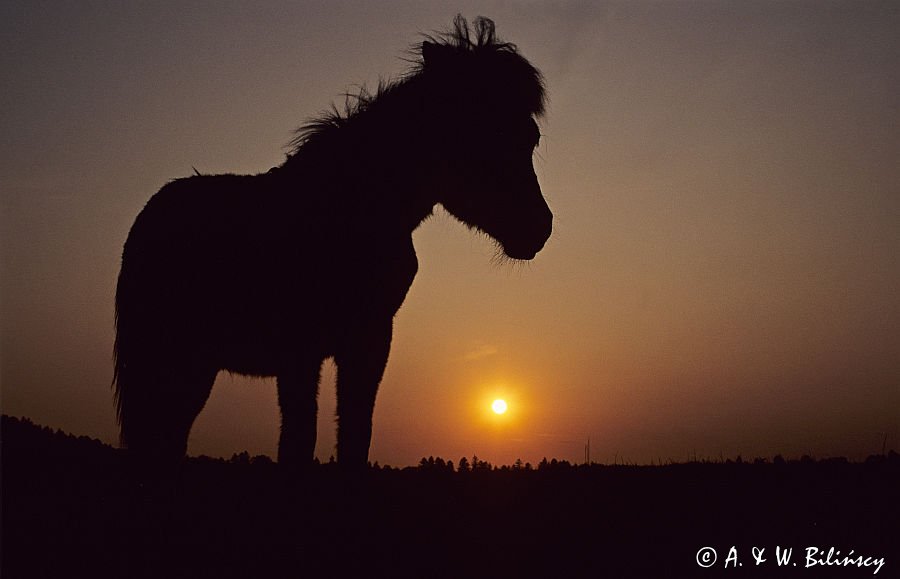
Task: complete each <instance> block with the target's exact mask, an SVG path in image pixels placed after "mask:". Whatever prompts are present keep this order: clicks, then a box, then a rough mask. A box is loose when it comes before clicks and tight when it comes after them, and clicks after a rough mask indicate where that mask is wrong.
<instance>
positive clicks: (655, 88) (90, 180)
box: [0, 0, 900, 465]
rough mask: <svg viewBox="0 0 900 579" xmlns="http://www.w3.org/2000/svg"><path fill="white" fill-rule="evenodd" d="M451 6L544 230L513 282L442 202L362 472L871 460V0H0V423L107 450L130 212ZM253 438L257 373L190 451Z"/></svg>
mask: <svg viewBox="0 0 900 579" xmlns="http://www.w3.org/2000/svg"><path fill="white" fill-rule="evenodd" d="M457 12H461V13H462V14H464V15H466V16H467V17H470V18H472V17H474V16H476V15H479V14H481V15H485V16H488V17H490V18H492V19H494V20H495V21H496V24H497V30H498V33H499V34H500V35H501V36H502V37H503V38H504V39H507V40H510V41H512V42H515V43H516V44H517V45H518V46H519V48H520V49H521V51H522V52H523V54H524V55H525V56H526V57H527V58H529V59H530V60H531V61H532V63H534V64H535V65H536V66H537V67H538V68H540V69H541V70H542V71H543V73H544V75H545V76H546V80H547V83H548V86H549V91H550V99H551V100H550V106H549V110H548V114H547V116H546V118H545V119H544V120H543V121H542V122H541V128H542V132H543V134H544V137H543V139H542V142H541V145H540V147H539V149H538V152H537V155H536V162H535V164H536V169H537V172H538V175H539V178H540V180H541V183H542V186H543V189H544V192H545V195H546V197H547V199H548V202H549V203H550V205H551V207H552V208H553V210H554V213H555V215H556V220H555V231H554V235H553V237H552V238H551V240H550V242H549V244H548V246H547V247H546V249H545V250H544V251H543V252H542V253H541V254H539V255H538V257H537V258H536V259H535V260H534V262H532V263H530V264H528V265H525V266H518V267H514V266H510V265H503V266H497V265H494V264H492V262H491V257H492V256H493V254H494V247H493V245H492V244H491V243H490V242H489V241H488V240H486V239H484V238H481V237H477V236H473V235H472V234H471V233H469V232H468V231H467V230H466V229H465V228H464V227H463V226H462V225H460V224H459V223H458V222H456V221H455V220H454V219H453V218H451V217H449V216H448V215H447V214H446V213H444V212H443V211H442V210H441V209H438V210H437V212H436V215H435V217H433V218H432V219H431V220H429V221H428V222H426V223H425V224H424V225H423V226H422V227H420V229H419V230H417V232H416V234H415V237H414V239H415V243H416V247H417V250H418V254H419V261H420V272H419V275H418V277H417V278H416V281H415V283H414V284H413V287H412V290H411V291H410V293H409V296H408V297H407V300H406V303H405V305H404V307H403V308H402V309H401V310H400V313H399V314H398V316H397V318H396V323H395V327H396V332H395V340H394V346H393V351H392V353H391V359H390V362H389V365H388V370H387V373H386V375H385V378H384V381H383V383H382V387H381V390H380V393H379V399H378V404H377V406H376V411H375V433H374V439H373V444H372V450H371V453H370V458H371V459H372V460H378V461H381V462H382V463H390V464H394V465H405V464H410V463H415V462H417V461H418V459H419V458H420V457H422V456H427V455H436V456H437V455H440V456H443V457H445V458H449V459H453V460H454V461H456V460H457V459H458V458H459V457H460V456H463V455H465V456H470V457H471V456H472V454H477V455H478V456H479V457H481V458H485V459H487V460H490V461H492V462H499V463H510V462H512V461H513V460H515V459H516V458H517V457H521V458H522V459H523V460H528V461H538V460H540V458H541V457H543V456H547V457H558V458H566V459H569V460H581V458H582V454H583V445H584V443H585V441H586V439H587V438H588V437H590V438H591V446H592V450H593V458H594V460H597V461H603V462H612V461H613V460H619V461H622V460H625V461H633V462H650V461H651V460H660V459H662V460H668V459H673V460H686V459H688V458H689V457H692V456H698V457H710V458H716V459H718V458H719V457H721V456H726V457H727V456H731V457H733V456H736V455H738V454H742V455H743V456H745V457H748V456H757V455H762V456H769V457H771V456H772V455H774V454H776V453H781V454H783V455H785V456H788V457H791V456H799V455H801V454H807V453H808V454H812V455H815V456H818V457H825V456H835V455H845V456H849V457H851V458H861V457H864V456H865V455H867V454H870V453H872V452H877V451H880V449H881V445H882V440H883V436H884V435H885V433H886V434H887V437H888V446H889V447H894V448H898V447H900V444H898V442H900V441H898V435H900V324H898V322H900V319H898V302H900V300H898V296H900V283H898V282H900V263H898V255H900V163H898V159H900V122H898V121H900V111H898V102H900V101H898V95H900V82H898V81H900V78H898V77H900V40H898V38H900V37H898V35H897V30H900V5H898V4H897V3H887V2H885V3H881V2H865V3H861V2H846V3H835V2H809V3H791V2H690V3H680V2H652V3H650V2H629V3H625V2H614V3H604V2H584V3H578V2H546V3H544V2H493V1H485V2H468V1H464V2H457V3H438V2H396V1H390V2H363V1H359V2H253V3H245V2H200V3H197V2H182V1H180V0H179V1H178V2H174V1H160V2H153V3H140V5H138V4H136V3H119V2H108V3H105V2H89V1H79V2H53V3H43V2H40V3H39V2H32V1H26V2H21V1H16V0H13V1H6V2H3V4H2V5H0V47H2V50H0V75H2V86H3V87H4V88H3V91H2V92H0V127H2V133H3V139H2V140H0V175H2V182H0V188H2V189H0V193H2V204H0V209H2V278H0V279H2V288H0V289H2V293H0V299H2V325H0V328H2V332H0V339H2V357H0V371H2V376H0V380H2V381H0V387H2V391H0V395H2V398H0V404H2V410H3V412H4V413H7V414H13V415H17V416H28V417H30V418H31V419H33V420H34V421H36V422H39V423H43V424H46V425H50V426H53V427H54V428H62V429H64V430H67V431H71V432H74V433H76V434H85V435H89V436H92V437H99V438H101V439H103V440H105V441H107V442H110V443H113V442H115V440H116V427H115V418H114V412H113V406H112V400H111V391H110V386H109V384H110V379H111V374H112V366H111V351H112V342H113V331H112V327H113V295H114V291H115V280H116V275H117V272H118V265H119V259H120V256H121V248H122V244H123V242H124V240H125V237H126V235H127V232H128V229H129V227H130V226H131V223H132V221H133V220H134V217H135V216H136V215H137V213H138V212H139V211H140V209H141V207H142V206H143V204H144V203H145V202H146V200H147V199H148V198H149V197H150V195H152V194H153V193H154V192H155V191H156V190H158V189H159V188H160V187H161V186H162V185H163V184H164V183H166V181H168V180H169V179H172V178H175V177H180V176H187V175H189V174H190V173H191V172H192V166H193V167H196V168H197V169H198V170H199V171H201V172H203V173H215V172H242V173H251V172H260V171H265V170H267V169H268V168H269V167H271V166H274V165H277V164H279V163H281V162H282V161H283V159H284V155H285V151H286V148H285V145H286V143H287V142H288V141H289V140H290V138H291V136H292V134H291V131H292V129H294V128H295V127H297V126H298V125H300V124H301V123H302V122H303V121H304V120H305V119H306V118H308V117H310V116H312V115H315V114H316V113H318V112H320V111H321V110H323V109H325V108H326V107H327V106H328V105H329V104H330V103H331V102H333V101H336V100H338V101H339V100H340V96H339V95H340V94H342V93H343V92H346V91H348V90H349V91H354V90H355V88H354V87H356V86H358V85H362V84H368V85H369V86H372V85H374V84H375V83H376V82H377V80H378V78H379V77H380V76H381V77H390V76H397V75H399V74H400V73H402V72H403V71H404V70H405V67H406V65H405V63H404V62H403V61H402V60H401V58H402V57H404V49H405V48H406V47H407V46H409V45H410V44H411V43H413V42H416V41H417V39H418V38H419V37H418V36H417V34H418V33H420V32H429V31H433V30H435V29H440V28H446V27H447V26H448V25H449V24H450V22H451V20H452V18H453V16H454V15H455V14H456V13H457ZM473 90H477V87H473ZM473 138H474V137H473ZM333 378H334V371H333V368H332V367H331V366H330V365H329V366H328V367H326V371H325V372H324V375H323V385H322V393H321V396H320V408H321V409H320V422H319V444H318V448H317V454H318V456H320V457H322V458H327V457H328V456H329V455H330V454H332V453H333V452H334V443H335V436H334V422H333V413H334V388H333ZM496 396H503V397H506V399H507V400H508V401H509V403H510V411H509V412H508V413H507V415H505V416H504V417H502V419H497V418H496V417H492V416H491V415H490V414H489V404H490V401H491V400H492V399H493V398H494V397H496ZM277 432H278V409H277V405H276V401H275V388H274V381H272V380H262V379H253V380H250V379H244V378H241V377H236V376H234V377H233V376H227V375H221V376H220V378H219V380H218V382H217V384H216V387H215V388H214V390H213V395H212V397H211V399H210V401H209V403H208V404H207V407H206V409H205V410H204V412H203V413H202V414H201V416H200V418H199V419H198V420H197V422H196V424H195V427H194V430H193V432H192V435H191V439H190V447H189V448H190V452H191V453H194V454H200V453H205V454H210V455H216V456H230V455H231V453H233V452H239V451H241V450H244V449H247V450H248V451H249V452H251V454H258V453H266V454H270V455H274V452H275V445H276V440H277Z"/></svg>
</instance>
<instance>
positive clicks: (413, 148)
mask: <svg viewBox="0 0 900 579" xmlns="http://www.w3.org/2000/svg"><path fill="white" fill-rule="evenodd" d="M404 88H406V87H404ZM410 88H411V87H410ZM386 98H388V99H389V100H390V101H391V102H386V103H379V105H378V110H377V111H376V110H372V111H370V112H367V113H365V114H367V115H370V116H369V118H365V119H353V120H352V121H350V123H348V126H346V127H341V128H336V129H333V130H334V131H335V132H336V133H335V134H333V135H329V138H328V139H327V140H323V141H324V142H322V143H310V144H308V145H304V147H310V150H308V151H304V150H303V149H301V150H300V151H298V153H297V155H296V159H289V160H288V162H286V163H285V167H292V168H293V169H294V170H295V171H296V173H295V174H296V179H297V181H298V182H301V183H302V182H303V180H304V179H305V178H307V177H308V176H309V175H310V174H315V175H317V177H316V178H315V180H316V181H317V182H318V185H319V186H320V187H322V188H323V189H325V190H327V191H329V194H330V195H332V196H335V199H334V206H335V207H340V211H342V212H344V213H345V217H346V218H347V219H348V220H350V221H354V220H359V221H365V222H371V223H377V224H378V226H379V227H381V228H390V229H392V230H395V231H397V232H404V233H412V231H413V230H414V229H415V228H416V227H418V226H419V224H420V223H421V222H422V221H424V220H425V219H426V218H427V217H428V216H429V215H431V213H432V210H433V209H434V206H435V204H436V203H437V199H436V196H435V188H434V187H433V186H432V185H433V181H434V178H433V175H434V167H433V160H432V159H431V158H430V157H429V152H428V147H427V143H426V140H425V137H424V135H422V130H423V129H422V127H424V126H426V122H425V121H426V119H425V118H423V117H424V113H423V107H421V106H420V105H419V102H420V99H418V98H417V96H416V93H415V92H414V91H413V90H400V89H398V90H397V91H396V92H394V93H392V94H389V95H386ZM376 115H378V116H376ZM354 124H355V125H354ZM341 133H343V134H341ZM295 161H298V162H295ZM304 174H305V175H304Z"/></svg>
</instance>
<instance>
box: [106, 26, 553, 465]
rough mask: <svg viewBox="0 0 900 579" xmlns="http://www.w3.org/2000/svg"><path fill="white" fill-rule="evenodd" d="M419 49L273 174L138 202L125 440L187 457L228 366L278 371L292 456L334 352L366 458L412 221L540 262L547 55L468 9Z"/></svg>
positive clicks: (169, 188)
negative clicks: (472, 234) (439, 216)
mask: <svg viewBox="0 0 900 579" xmlns="http://www.w3.org/2000/svg"><path fill="white" fill-rule="evenodd" d="M413 54H414V58H413V59H412V63H413V66H412V68H411V70H409V71H408V72H407V73H406V74H405V75H404V76H403V77H401V78H400V79H398V80H396V81H394V82H389V83H385V82H382V83H379V86H378V89H377V91H375V92H374V93H370V92H367V91H365V90H362V91H361V93H360V94H359V95H358V96H357V97H354V98H350V97H348V99H347V101H346V102H345V109H344V110H343V111H339V110H338V109H337V108H336V107H334V106H332V109H331V112H329V113H327V114H325V115H323V116H321V117H320V118H318V119H316V120H313V121H311V122H310V123H308V124H306V125H305V126H303V127H301V128H300V129H299V130H298V131H297V134H296V138H295V139H294V140H293V141H292V150H291V152H290V153H289V154H288V156H287V159H286V160H285V162H284V163H283V164H281V165H280V166H278V167H275V168H273V169H271V170H269V171H268V172H266V173H262V174H258V175H233V174H224V175H199V174H198V175H194V176H191V177H187V178H182V179H176V180H174V181H171V182H169V183H168V184H166V185H165V186H164V187H163V188H162V189H161V190H160V191H159V192H157V193H156V194H155V195H154V196H153V197H151V199H150V200H149V201H148V203H147V204H146V206H145V207H144V208H143V210H142V211H141V212H140V214H139V215H138V216H137V218H136V220H135V222H134V225H133V226H132V228H131V231H130V232H129V234H128V238H127V241H126V242H125V246H124V250H123V255H122V265H121V270H120V272H119V278H118V285H117V289H116V341H115V351H114V358H115V371H114V377H113V384H114V388H115V401H116V410H117V415H118V421H119V425H120V435H121V443H122V446H124V447H127V448H128V449H129V452H130V453H131V454H133V455H134V456H136V457H139V458H140V460H141V461H145V463H147V464H150V463H153V464H159V463H162V462H167V463H169V464H171V462H172V461H175V462H177V461H178V460H180V459H181V458H182V457H183V456H184V454H185V451H186V447H187V439H188V434H189V432H190V429H191V425H192V424H193V422H194V419H195V418H196V417H197V415H198V414H199V413H200V411H201V409H202V408H203V406H204V404H205V403H206V400H207V398H208V396H209V394H210V391H211V389H212V386H213V382H214V381H215V378H216V375H217V373H218V372H219V371H220V370H228V371H230V372H235V373H239V374H246V375H251V376H275V377H276V380H277V390H278V404H279V406H280V410H281V432H280V439H279V446H278V460H279V462H281V463H283V464H286V465H297V466H302V465H304V464H308V463H309V462H310V461H311V460H312V457H313V453H314V449H315V441H316V414H317V397H318V387H319V375H320V369H321V365H322V362H323V361H324V360H325V359H327V358H329V357H331V358H333V359H334V361H335V364H336V366H337V371H338V376H337V397H338V403H337V415H338V443H337V444H338V461H339V463H340V464H342V465H350V466H354V465H355V466H359V465H365V463H366V461H367V458H368V450H369V443H370V439H371V435H372V412H373V409H374V405H375V396H376V391H377V389H378V386H379V383H380V382H381V378H382V375H383V373H384V369H385V366H386V364H387V359H388V352H389V351H390V345H391V336H392V325H393V318H394V315H395V314H396V312H397V311H398V309H399V308H400V306H401V304H402V303H403V300H404V298H405V296H406V293H407V291H408V290H409V287H410V285H411V284H412V281H413V278H414V277H415V275H416V271H417V269H418V262H417V259H416V252H415V249H414V248H413V244H412V233H413V231H414V230H415V229H416V227H417V226H418V225H419V224H420V223H422V221H423V220H425V219H426V218H427V217H428V216H429V215H431V213H432V211H433V209H434V206H435V205H436V204H441V205H442V206H443V207H444V208H445V209H446V210H447V211H448V212H449V213H451V214H452V215H453V216H455V217H456V218H458V219H459V220H460V221H462V222H463V223H465V224H466V225H468V226H469V227H470V228H474V229H477V230H480V231H482V232H484V233H486V234H488V235H489V236H490V237H492V238H493V239H494V240H495V241H496V242H497V243H498V245H499V247H500V248H502V251H503V253H504V254H505V256H507V257H508V258H512V259H516V260H530V259H532V258H533V257H534V256H535V255H536V253H537V252H538V251H540V250H541V249H542V248H543V246H544V244H545V242H546V241H547V239H548V238H549V236H550V232H551V227H552V219H553V215H552V213H551V212H550V209H549V208H548V206H547V204H546V202H545V201H544V198H543V196H542V194H541V189H540V185H539V184H538V180H537V177H536V175H535V173H534V169H533V166H532V154H533V151H534V148H535V147H536V146H537V144H538V139H539V137H540V134H539V131H538V126H537V124H536V122H535V117H539V116H541V115H542V114H543V111H544V102H545V92H544V84H543V80H542V77H541V74H540V72H539V71H538V70H537V69H536V68H534V67H533V66H532V65H531V64H529V63H528V61H527V60H526V59H525V58H524V57H522V56H521V55H520V54H519V52H518V51H517V49H516V47H515V46H514V45H513V44H510V43H506V42H501V41H500V40H499V39H498V38H497V37H496V35H495V31H494V24H493V22H492V21H491V20H489V19H487V18H480V17H479V18H477V19H476V20H475V21H474V22H473V24H472V27H471V28H470V26H469V24H468V23H467V22H466V20H465V19H464V18H462V17H461V16H458V17H457V18H456V19H455V21H454V23H453V27H452V28H451V29H450V30H449V31H448V32H444V33H439V34H436V35H433V36H426V37H425V40H424V41H423V42H422V43H421V44H420V45H418V46H416V47H414V49H413Z"/></svg>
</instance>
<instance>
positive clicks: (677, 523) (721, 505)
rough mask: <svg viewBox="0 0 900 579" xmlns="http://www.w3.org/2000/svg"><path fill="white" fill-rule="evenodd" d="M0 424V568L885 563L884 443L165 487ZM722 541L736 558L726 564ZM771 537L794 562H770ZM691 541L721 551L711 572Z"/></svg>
mask: <svg viewBox="0 0 900 579" xmlns="http://www.w3.org/2000/svg"><path fill="white" fill-rule="evenodd" d="M0 437H2V459H3V463H2V468H3V471H2V482H3V485H2V491H3V499H2V500H3V502H2V516H3V520H2V533H3V535H2V541H3V551H2V552H3V559H2V569H0V575H2V576H3V577H4V579H17V578H24V577H28V578H35V577H53V578H59V577H91V578H105V577H185V578H188V577H190V578H196V577H277V576H282V575H289V576H292V577H353V578H361V577H419V578H421V577H486V578H487V577H490V578H505V577H509V578H516V577H641V578H644V577H737V578H743V577H788V578H794V577H796V578H816V579H819V578H821V577H842V578H847V577H871V576H873V573H872V571H873V568H872V567H868V568H858V567H846V568H845V567H828V568H825V567H821V566H820V567H813V568H806V567H805V566H804V552H805V549H806V548H807V547H819V548H824V549H825V550H826V551H827V549H828V548H829V547H835V548H836V549H838V550H840V551H841V552H842V554H846V553H848V552H849V551H850V550H851V549H852V550H854V551H855V553H859V554H862V555H865V556H870V555H871V556H877V557H884V558H886V563H885V565H884V567H883V568H882V569H881V570H880V572H879V573H878V574H877V575H875V576H876V577H895V576H897V569H898V565H900V560H898V559H897V556H896V555H897V549H896V547H897V544H898V538H900V537H898V529H897V520H898V517H900V507H898V505H900V501H897V500H896V495H897V490H896V489H897V488H900V484H898V483H900V457H898V455H896V454H894V453H890V454H889V455H887V456H882V455H879V456H873V457H870V459H869V460H867V461H866V462H864V463H851V462H848V461H846V460H839V459H833V460H820V461H816V460H813V459H811V458H809V457H807V458H805V459H803V460H787V461H786V460H778V461H769V460H759V461H731V462H728V463H726V462H719V463H708V462H707V463H704V462H694V463H688V464H671V465H666V466H621V465H620V466H603V465H592V466H584V465H573V464H570V463H567V462H565V461H557V460H549V461H541V462H540V463H539V464H537V465H534V466H531V468H528V467H526V466H525V465H521V464H520V465H519V467H515V466H508V467H492V466H491V465H488V464H487V463H486V462H484V461H483V460H480V459H478V458H477V457H475V458H474V460H473V459H472V457H469V458H467V459H465V460H464V461H463V460H459V459H457V467H456V468H451V467H449V466H448V462H447V461H444V460H442V459H439V458H433V459H423V461H422V463H420V465H419V466H418V467H416V468H403V469H399V468H384V467H381V468H377V469H376V468H369V469H366V470H364V471H362V472H360V473H357V475H356V476H348V475H347V473H344V472H342V471H341V470H340V469H339V468H337V466H336V464H333V463H332V464H322V465H319V466H317V467H315V468H312V469H311V470H310V471H308V472H307V473H306V475H305V477H304V478H303V479H301V480H297V479H295V478H293V477H290V476H287V475H286V474H285V473H284V472H283V471H282V469H279V468H278V466H277V464H275V463H274V462H273V461H272V460H270V459H269V458H267V457H250V456H248V455H246V454H244V453H242V454H237V455H235V456H234V457H233V458H232V460H230V461H225V460H219V459H210V458H190V459H188V460H187V461H186V462H185V466H184V472H183V474H182V477H181V482H180V485H179V486H178V488H177V489H176V490H175V491H174V492H173V494H172V495H170V496H169V497H154V498H150V497H147V496H146V495H142V494H140V493H136V492H135V489H134V488H133V486H131V485H130V484H129V483H128V482H127V480H126V476H125V473H126V471H127V465H126V461H125V458H126V454H125V453H124V452H123V451H121V450H118V449H114V448H111V447H109V446H106V445H103V444H101V443H99V442H98V441H95V440H90V439H88V438H85V437H80V438H76V437H74V436H70V435H66V434H64V433H62V432H59V431H56V432H54V431H53V430H51V429H49V428H41V427H38V426H35V425H33V424H31V423H30V422H28V421H23V420H18V419H14V418H9V417H7V416H4V417H3V419H2V432H0ZM460 463H466V465H467V466H466V467H465V470H462V471H460V469H459V468H458V465H459V464H460ZM473 466H474V468H472V467H473ZM732 546H734V547H736V548H737V550H738V554H739V557H740V558H739V562H740V563H741V564H742V566H740V567H730V568H725V567H724V561H725V560H726V557H727V554H728V550H729V548H730V547H732ZM776 546H781V547H790V548H793V551H794V553H793V559H794V561H795V562H798V563H799V564H798V567H796V568H795V567H791V566H788V567H778V566H777V565H776V564H775V562H774V560H775V557H774V550H775V548H776ZM703 547H712V548H714V549H716V551H717V552H718V560H717V562H716V563H715V564H714V565H713V566H712V567H710V568H701V567H700V566H699V565H698V563H697V553H698V552H699V551H700V549H701V548H703ZM753 547H762V548H765V549H766V551H765V558H766V559H767V561H766V562H765V563H764V564H761V565H759V566H756V565H754V559H753V556H752V552H751V549H752V548H753Z"/></svg>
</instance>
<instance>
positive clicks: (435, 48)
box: [422, 40, 447, 68]
mask: <svg viewBox="0 0 900 579" xmlns="http://www.w3.org/2000/svg"><path fill="white" fill-rule="evenodd" d="M446 61H447V48H446V47H445V46H441V45H440V44H435V43H434V42H428V41H427V40H426V41H425V42H423V43H422V62H423V63H424V64H425V67H426V68H434V67H436V66H441V65H442V64H443V63H444V62H446Z"/></svg>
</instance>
